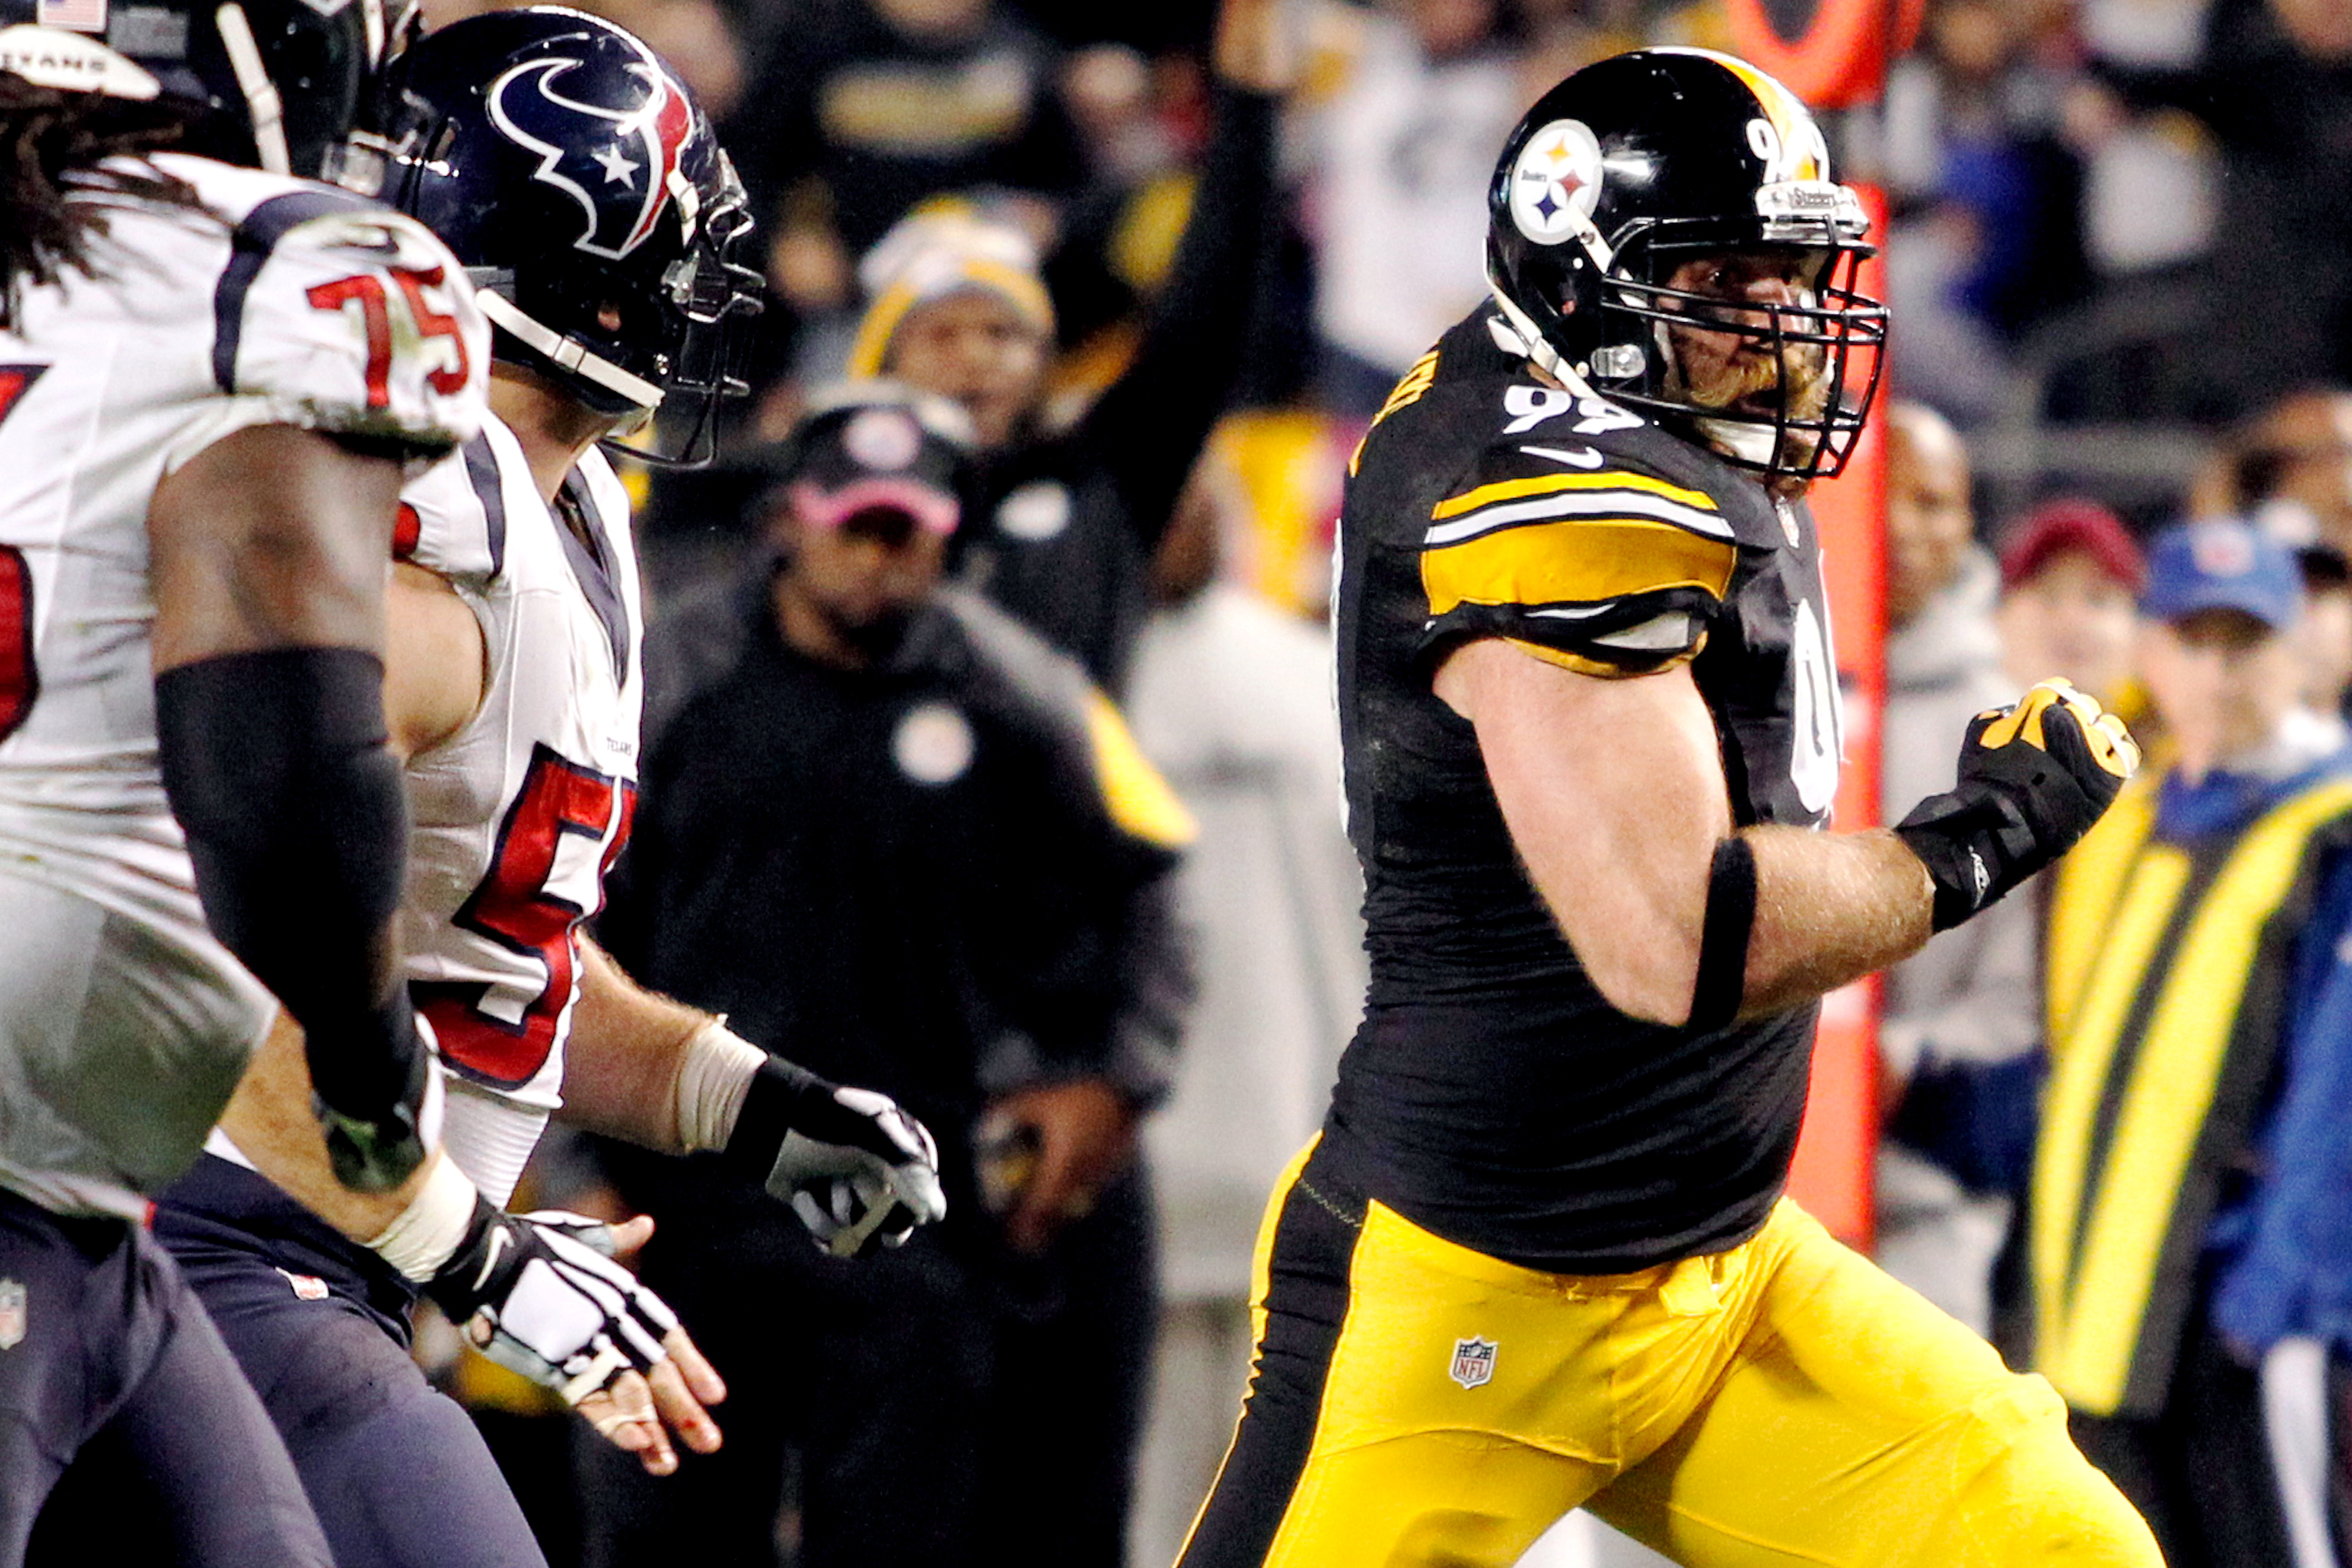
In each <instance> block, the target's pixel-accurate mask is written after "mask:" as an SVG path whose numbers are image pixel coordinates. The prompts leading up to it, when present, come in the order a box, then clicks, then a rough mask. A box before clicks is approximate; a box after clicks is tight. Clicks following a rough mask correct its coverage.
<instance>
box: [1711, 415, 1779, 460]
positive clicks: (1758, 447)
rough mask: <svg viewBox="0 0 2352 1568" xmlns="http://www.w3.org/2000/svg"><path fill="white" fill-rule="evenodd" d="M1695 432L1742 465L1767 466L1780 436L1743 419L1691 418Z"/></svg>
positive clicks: (1776, 449)
mask: <svg viewBox="0 0 2352 1568" xmlns="http://www.w3.org/2000/svg"><path fill="white" fill-rule="evenodd" d="M1691 424H1692V425H1693V426H1696V428H1697V430H1698V433H1699V434H1700V435H1702V436H1704V437H1706V438H1707V439H1708V440H1709V441H1712V442H1714V443H1715V445H1717V447H1721V448H1722V449H1723V450H1725V451H1727V452H1728V453H1730V454H1731V455H1732V456H1733V457H1735V458H1739V459H1740V460H1741V461H1743V462H1748V463H1754V464H1755V465H1757V466H1758V467H1759V468H1765V467H1769V466H1770V464H1771V462H1772V459H1773V458H1775V457H1777V456H1778V455H1779V453H1780V432H1779V431H1777V430H1773V429H1769V428H1767V427H1766V426H1762V425H1751V424H1749V423H1748V421H1746V420H1744V419H1693V420H1692V421H1691Z"/></svg>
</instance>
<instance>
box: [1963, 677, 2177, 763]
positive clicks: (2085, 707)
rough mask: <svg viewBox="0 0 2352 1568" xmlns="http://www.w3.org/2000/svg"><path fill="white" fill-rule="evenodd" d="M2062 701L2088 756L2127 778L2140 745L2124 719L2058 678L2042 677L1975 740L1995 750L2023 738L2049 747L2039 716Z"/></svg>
mask: <svg viewBox="0 0 2352 1568" xmlns="http://www.w3.org/2000/svg"><path fill="white" fill-rule="evenodd" d="M2061 705H2063V706H2064V707H2065V709H2066V710H2067V711H2069V712H2071V713H2073V714H2074V721H2075V722H2076V723H2078V724H2080V725H2081V726H2082V728H2083V738H2084V741H2085V742H2088V744H2089V746H2090V750H2091V758H2092V760H2093V761H2094V762H2095V763H2098V764H2099V766H2100V767H2102V768H2104V769H2105V771H2107V772H2108V773H2113V774H2115V775H2116V777H2117V778H2119V779H2127V778H2129V777H2131V776H2132V774H2133V773H2136V772H2137V771H2138V768H2139V747H2138V745H2137V743H2135V742H2133V740H2132V738H2131V732H2130V731H2128V730H2126V728H2125V727H2124V721H2122V720H2121V719H2118V718H2116V716H2115V715H2114V714H2112V713H2110V712H2108V711H2107V710H2105V709H2104V708H2102V707H2100V706H2099V704H2098V700H2097V699H2095V698H2094V697H2092V696H2091V695H2090V694H2089V693H2087V692H2084V691H2078V690H2076V689H2074V687H2073V686H2072V685H2071V684H2069V683H2068V682H2066V681H2064V680H2061V679H2050V680H2044V681H2042V682H2040V683H2039V684H2037V685H2036V686H2034V688H2033V689H2032V690H2030V691H2028V692H2027V693H2026V694H2025V695H2024V697H2023V698H2022V699H2021V700H2019V701H2018V703H2017V705H2016V706H2015V707H2013V708H2011V709H2009V710H2007V711H2005V712H2000V713H1999V714H1998V716H1993V715H1980V717H1992V718H1993V722H1992V723H1991V724H1990V726H1988V727H1987V728H1986V730H1985V732H1984V734H1983V735H1982V736H1981V737H1979V740H1978V742H1977V743H1978V744H1979V745H1980V746H1983V747H1984V748H1986V749H1987V750H1988V751H1998V750H2000V748H2001V747H2003V746H2008V745H2012V744H2014V743H2016V742H2018V741H2019V740H2021V739H2022V740H2023V741H2024V742H2025V743H2026V744H2027V745H2029V746H2033V747H2036V748H2038V749H2040V750H2042V751H2045V752H2046V751H2048V750H2049V749H2050V743H2049V736H2048V734H2047V733H2046V732H2045V731H2044V730H2043V728H2042V716H2043V715H2044V714H2046V713H2048V712H2049V711H2050V710H2051V709H2053V708H2054V707H2058V706H2061Z"/></svg>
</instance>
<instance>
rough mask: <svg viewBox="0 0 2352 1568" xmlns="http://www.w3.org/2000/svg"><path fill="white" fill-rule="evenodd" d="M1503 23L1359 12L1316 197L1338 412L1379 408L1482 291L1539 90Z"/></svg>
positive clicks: (1326, 117)
mask: <svg viewBox="0 0 2352 1568" xmlns="http://www.w3.org/2000/svg"><path fill="white" fill-rule="evenodd" d="M1505 22H1506V12H1505V10H1504V5H1503V0H1385V3H1384V4H1382V5H1378V6H1376V7H1374V8H1373V9H1372V10H1371V11H1370V13H1369V14H1367V15H1365V16H1360V18H1357V21H1356V27H1355V32H1356V47H1355V48H1354V50H1353V58H1351V59H1349V61H1348V63H1347V65H1346V67H1345V70H1346V76H1345V78H1344V79H1343V81H1342V84H1341V86H1340V87H1339V89H1338V92H1337V95H1336V96H1335V97H1333V98H1332V99H1331V100H1330V101H1329V102H1328V103H1327V104H1326V105H1324V106H1323V108H1322V110H1321V111H1320V113H1319V115H1318V132H1317V135H1316V138H1315V152H1314V156H1313V161H1312V169H1313V174H1312V176H1311V182H1310V185H1309V189H1308V191H1307V201H1308V203H1309V205H1310V212H1309V216H1308V219H1307V226H1308V229H1309V231H1310V233H1311V234H1312V235H1313V236H1314V237H1315V247H1314V248H1315V267H1316V274H1317V279H1316V295H1315V324H1316V331H1317V332H1318V334H1319V335H1320V337H1321V339H1322V344H1323V360H1324V366H1323V374H1322V384H1323V387H1322V390H1323V395H1324V399H1325V401H1326V402H1327V403H1328V405H1330V406H1331V407H1333V408H1334V409H1336V410H1337V411H1338V412H1339V413H1341V414H1346V415H1353V416H1357V417H1360V418H1369V417H1370V416H1371V415H1373V414H1374V413H1376V412H1378V411H1379V409H1380V406H1381V400H1382V399H1383V398H1385V397H1387V395H1388V394H1389V389H1390V388H1391V387H1392V386H1394V385H1395V384H1396V380H1397V378H1398V377H1399V376H1401V375H1402V374H1404V372H1405V370H1406V368H1407V367H1408V366H1410V365H1411V364H1412V362H1413V361H1414V360H1416V359H1418V358H1420V357H1421V355H1422V354H1423V353H1426V352H1428V349H1429V346H1430V344H1432V343H1433V342H1436V341H1437V339H1438V335H1439V334H1440V333H1442V332H1444V331H1445V329H1446V328H1448V327H1450V326H1452V325H1453V324H1454V322H1455V321H1459V320H1461V319H1462V317H1463V315H1464V314H1465V312H1466V311H1468V310H1469V309H1470V308H1471V307H1472V306H1473V305H1475V304H1476V303H1477V302H1478V301H1479V300H1482V299H1484V298H1485V297H1486V177H1487V175H1488V174H1491V173H1492V172H1493V169H1494V163H1495V151H1496V148H1498V147H1500V146H1501V145H1502V144H1503V140H1504V138H1505V137H1507V136H1508V135H1509V134H1510V132H1511V127H1512V126H1513V125H1514V124H1515V123H1517V120H1518V117H1519V114H1520V111H1521V110H1524V109H1525V108H1526V107H1527V103H1528V98H1529V96H1530V95H1529V94H1528V91H1527V89H1526V85H1525V83H1524V82H1523V80H1522V79H1521V77H1520V74H1519V67H1518V62H1517V56H1516V54H1515V52H1514V50H1513V48H1512V47H1511V45H1510V43H1509V41H1508V38H1507V35H1506V33H1505V30H1504V27H1505ZM1546 85H1549V83H1547V84H1546Z"/></svg>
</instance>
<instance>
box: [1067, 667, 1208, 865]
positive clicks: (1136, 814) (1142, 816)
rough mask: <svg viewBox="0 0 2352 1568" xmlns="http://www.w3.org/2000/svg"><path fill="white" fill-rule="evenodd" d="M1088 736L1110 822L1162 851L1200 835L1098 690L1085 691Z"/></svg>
mask: <svg viewBox="0 0 2352 1568" xmlns="http://www.w3.org/2000/svg"><path fill="white" fill-rule="evenodd" d="M1087 740H1088V741H1089V742H1092V744H1093V751H1094V760H1095V776H1096V779H1097V782H1099V783H1100V784H1101V785H1102V793H1103V805H1106V806H1108V808H1109V810H1110V819H1111V820H1112V821H1113V822H1116V823H1117V824H1118V826H1120V827H1121V828H1122V829H1124V830H1125V831H1127V832H1129V833H1130V834H1133V835H1134V836H1135V837H1138V838H1140V839H1142V840H1143V841H1144V842H1146V843H1148V844H1157V845H1159V846H1160V847H1161V848H1163V849H1181V848H1183V847H1184V846H1186V845H1187V844H1190V843H1192V840H1193V839H1194V838H1196V837H1200V831H1201V830H1200V826H1199V825H1198V824H1196V823H1195V822H1194V821H1193V820H1192V813H1191V812H1190V811H1188V810H1186V809H1185V807H1184V803H1183V802H1182V801H1181V800H1180V799H1179V798H1177V795H1176V792H1175V790H1173V789H1171V787H1169V784H1168V781H1167V780H1166V779H1164V778H1162V777H1160V770H1159V769H1158V768H1155V767H1153V766H1152V765H1151V762H1150V759H1149V758H1148V757H1146V756H1145V755H1144V754H1143V748H1142V747H1140V746H1139V745H1137V744H1136V743H1135V736H1134V735H1133V734H1132V733H1130V732H1129V730H1128V727H1127V721H1126V720H1124V719H1122V718H1120V717H1119V714H1118V708H1116V707H1115V706H1113V705H1112V703H1111V700H1110V699H1109V698H1108V697H1105V696H1104V695H1103V694H1102V693H1101V692H1099V691H1095V692H1089V693H1088V694H1087Z"/></svg>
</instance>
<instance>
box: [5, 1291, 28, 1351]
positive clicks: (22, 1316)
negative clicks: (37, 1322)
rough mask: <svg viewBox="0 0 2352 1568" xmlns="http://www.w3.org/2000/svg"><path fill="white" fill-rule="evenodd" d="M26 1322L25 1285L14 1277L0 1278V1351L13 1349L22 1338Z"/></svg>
mask: <svg viewBox="0 0 2352 1568" xmlns="http://www.w3.org/2000/svg"><path fill="white" fill-rule="evenodd" d="M27 1322H28V1315H27V1313H26V1310H25V1287H24V1286H23V1285H22V1284H21V1283H20V1282H18V1281H16V1280H14V1279H0V1351H5V1350H10V1349H13V1348H15V1347H16V1345H17V1344H18V1343H20V1342H22V1341H23V1340H24V1338H25V1330H26V1325H27Z"/></svg>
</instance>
